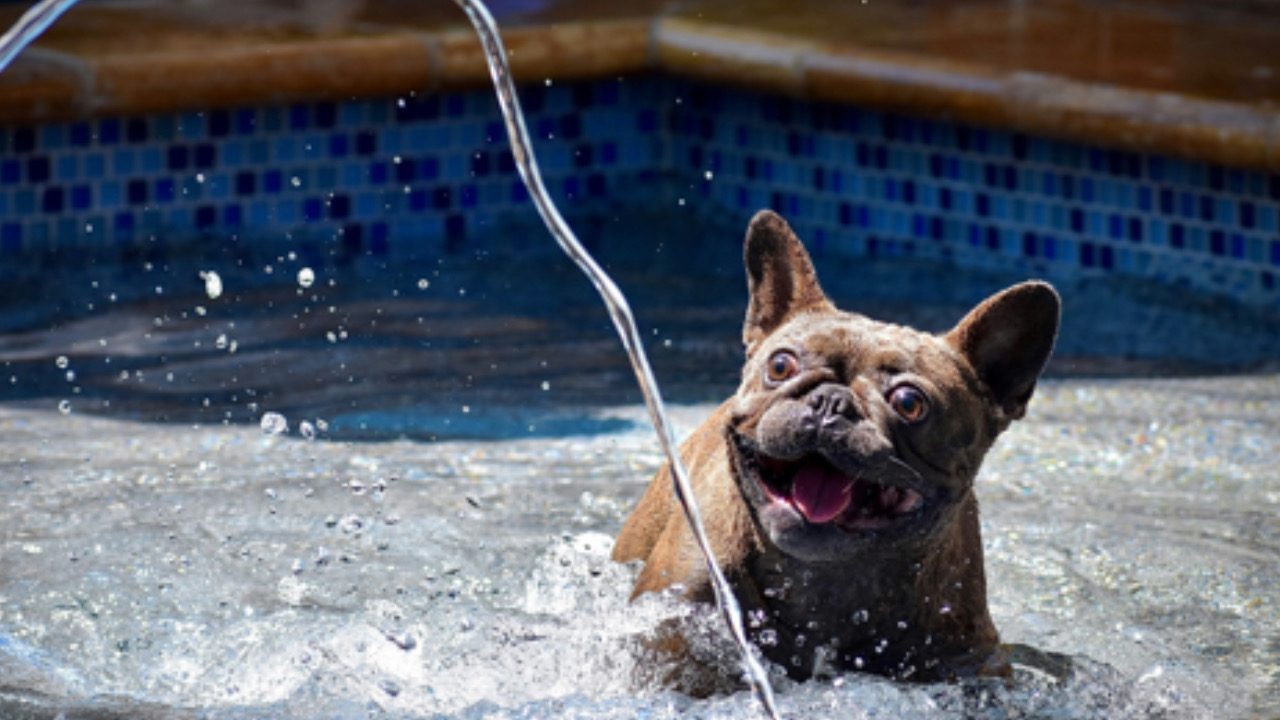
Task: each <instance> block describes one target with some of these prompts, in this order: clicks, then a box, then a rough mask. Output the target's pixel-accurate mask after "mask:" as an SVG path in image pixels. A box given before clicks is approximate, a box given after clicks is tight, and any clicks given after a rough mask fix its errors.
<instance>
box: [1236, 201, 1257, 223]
mask: <svg viewBox="0 0 1280 720" xmlns="http://www.w3.org/2000/svg"><path fill="white" fill-rule="evenodd" d="M1257 222H1258V221H1257V216H1256V215H1255V208H1254V205H1253V203H1251V202H1249V201H1248V200H1241V201H1240V227H1243V228H1246V229H1249V230H1252V229H1253V228H1254V226H1255V225H1256V224H1257Z"/></svg>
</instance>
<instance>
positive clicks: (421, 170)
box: [417, 157, 440, 180]
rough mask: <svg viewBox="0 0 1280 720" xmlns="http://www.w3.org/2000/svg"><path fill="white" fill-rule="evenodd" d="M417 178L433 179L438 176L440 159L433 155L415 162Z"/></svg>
mask: <svg viewBox="0 0 1280 720" xmlns="http://www.w3.org/2000/svg"><path fill="white" fill-rule="evenodd" d="M417 165H418V178H419V179H421V180H435V179H436V178H438V177H440V161H439V160H437V159H436V158H434V157H425V158H422V159H421V160H419V161H418V162H417Z"/></svg>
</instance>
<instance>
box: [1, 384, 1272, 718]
mask: <svg viewBox="0 0 1280 720" xmlns="http://www.w3.org/2000/svg"><path fill="white" fill-rule="evenodd" d="M1032 407H1033V410H1032V413H1031V417H1029V418H1028V420H1026V421H1024V422H1023V423H1021V424H1019V425H1016V426H1015V427H1014V429H1012V430H1011V431H1010V433H1009V434H1008V435H1007V436H1006V437H1004V438H1002V439H1001V441H1000V443H998V444H997V447H996V448H995V450H994V451H993V454H992V456H991V458H990V460H989V462H988V464H987V466H986V468H985V470H984V473H983V475H982V476H981V478H980V480H979V483H978V486H979V495H980V497H981V498H982V500H983V508H984V533H985V538H986V541H987V546H988V558H989V576H990V586H991V599H992V611H993V613H994V615H995V619H996V622H997V625H998V626H999V627H1000V628H1001V630H1002V632H1003V635H1004V638H1005V640H1006V641H1008V642H1012V643H1017V644H1021V645H1026V646H1030V647H1032V648H1035V649H1036V650H1038V651H1040V652H1042V653H1062V654H1064V655H1066V656H1067V657H1068V658H1069V661H1070V666H1071V670H1070V672H1069V673H1068V674H1067V675H1066V677H1065V678H1057V677H1055V676H1054V672H1056V670H1055V667H1056V666H1055V664H1054V662H1049V661H1042V660H1036V659H1035V656H1034V654H1032V656H1031V659H1030V660H1027V663H1028V664H1027V665H1026V666H1025V667H1024V668H1023V669H1022V670H1021V671H1020V675H1019V677H1018V679H1017V681H1016V682H1014V683H1011V684H1008V683H1002V682H967V683H961V684H955V685H946V684H940V685H911V684H895V683H891V682H888V681H884V680H881V679H878V678H870V677H862V676H858V675H849V676H844V677H841V678H837V679H835V680H833V681H823V682H812V683H808V684H805V685H795V684H791V683H787V682H785V681H778V682H779V689H780V694H779V704H780V707H781V710H782V711H783V713H784V714H787V715H791V716H796V717H833V718H835V717H840V718H845V717H866V718H881V717H883V718H898V717H920V718H960V717H980V718H998V717H1010V716H1013V717H1018V716H1037V717H1064V718H1086V717H1087V718H1098V717H1107V718H1114V717H1120V718H1125V717H1131V718H1147V717H1166V718H1224V717H1225V718H1232V717H1246V716H1259V715H1260V716H1267V715H1269V714H1274V713H1275V712H1276V711H1277V710H1278V709H1280V662H1278V661H1277V658H1276V656H1275V651H1274V647H1275V643H1276V641H1277V639H1280V621H1278V620H1277V616H1278V615H1280V613H1277V607H1276V602H1277V598H1276V596H1275V593H1274V588H1275V587H1276V586H1277V584H1278V583H1280V568H1278V567H1277V563H1276V562H1275V557H1277V553H1278V552H1280V521H1277V519H1276V518H1277V517H1280V513H1277V512H1276V510H1277V507H1278V506H1280V479H1277V477H1276V474H1275V473H1274V471H1273V469H1272V467H1271V463H1272V458H1274V457H1276V456H1277V453H1278V452H1280V379H1278V378H1275V377H1256V378H1248V377H1228V378H1218V379H1213V380H1166V381H1150V382H1133V381H1127V382H1097V381H1093V382H1088V381H1056V382H1050V383H1048V384H1047V385H1046V386H1045V387H1044V388H1043V389H1042V391H1041V394H1040V396H1039V397H1038V398H1037V400H1036V402H1034V403H1033V406H1032ZM710 410H711V406H708V405H693V406H681V407H678V408H677V409H676V418H675V419H676V422H677V424H678V426H679V427H681V428H683V429H684V430H685V431H687V430H688V429H690V428H691V427H693V426H694V425H695V424H696V423H697V422H698V421H699V420H700V419H701V417H702V416H704V415H705V414H706V413H707V412H709V411H710ZM580 412H581V413H582V415H583V416H584V419H595V420H609V419H615V420H619V421H624V424H622V425H620V426H618V427H619V428H620V429H616V430H612V431H608V432H599V433H595V434H587V435H579V436H576V437H568V438H534V439H525V440H505V441H502V442H496V443H495V442H489V441H450V442H436V443H421V442H409V441H397V442H388V443H378V444H375V445H370V444H367V443H363V442H347V441H333V440H324V439H320V440H307V439H305V438H303V437H301V436H299V435H297V434H296V432H294V433H291V434H281V435H264V434H263V433H261V432H260V431H259V430H258V429H257V428H252V427H244V426H239V427H235V426H233V427H223V426H215V427H191V426H185V425H184V426H172V425H170V426H156V425H145V424H143V425H139V424H134V423H129V422H124V421H119V420H109V419H102V418H93V417H86V416H83V415H79V414H74V413H73V414H72V415H70V416H62V415H58V414H56V413H50V412H33V411H27V410H20V409H12V408H11V409H5V410H0V430H3V445H0V457H3V458H4V459H3V460H2V461H0V462H3V464H4V469H3V478H4V479H3V482H4V483H5V487H4V493H5V497H6V499H7V500H6V503H5V505H4V506H3V508H2V509H0V527H3V528H4V529H5V530H4V535H3V540H2V542H0V568H2V571H0V597H2V598H3V602H0V697H3V700H0V711H3V712H0V715H4V716H5V717H9V716H11V715H18V716H21V714H22V713H27V714H29V715H30V716H35V717H42V716H47V717H52V716H54V715H55V714H56V713H57V712H59V711H66V712H68V713H70V714H69V716H75V713H76V712H82V713H83V714H89V715H92V716H104V715H106V716H110V714H111V713H119V714H121V715H124V716H128V715H130V714H138V713H142V712H143V711H145V713H149V714H147V715H146V716H148V717H157V718H182V717H208V718H231V717H243V716H245V715H252V716H254V717H274V718H313V717H317V716H322V715H324V716H334V717H343V718H354V717H366V716H369V714H370V713H372V715H373V716H374V717H405V718H422V717H437V716H444V717H499V718H504V717H510V718H515V717H522V718H523V717H548V718H550V717H638V716H647V717H658V718H661V717H676V716H685V715H686V714H688V713H695V714H697V715H698V716H700V717H744V716H749V715H752V714H755V713H756V712H757V710H756V707H755V704H754V701H753V699H752V697H751V695H750V693H749V692H746V691H743V692H739V693H737V694H733V695H728V696H720V697H714V698H711V699H708V700H692V699H689V698H685V697H681V696H677V695H674V694H671V693H668V692H665V691H663V690H661V689H660V688H658V687H654V686H653V685H652V684H646V681H645V678H646V677H652V673H649V674H647V675H646V674H645V673H643V672H640V671H639V670H638V668H643V667H644V666H643V664H642V663H643V654H642V644H641V642H640V641H641V638H642V637H644V636H645V635H646V634H647V633H651V632H652V631H653V630H654V629H655V628H656V627H657V626H658V625H659V623H660V622H661V621H662V620H664V619H669V618H673V617H684V618H685V622H692V623H694V624H695V625H696V626H697V627H700V628H701V629H702V630H701V631H702V633H703V634H704V635H705V636H706V638H707V639H706V641H705V642H706V643H707V646H708V647H709V648H710V650H709V652H712V653H725V657H726V659H727V661H726V662H727V664H728V665H729V666H732V663H733V661H732V658H733V654H734V653H733V652H732V646H731V645H730V644H729V643H728V641H727V639H726V638H725V637H723V635H722V631H721V630H720V626H719V623H718V621H717V619H716V618H715V617H714V616H713V615H712V614H710V613H702V611H698V610H695V609H692V608H689V607H688V606H686V605H684V604H682V603H679V602H675V601H672V600H670V599H666V598H649V599H646V600H645V601H644V602H641V603H640V604H638V605H629V604H628V602H627V595H628V593H629V589H630V586H631V582H632V578H633V573H634V572H635V569H634V568H627V567H622V566H618V565H615V564H613V563H611V562H609V561H608V551H609V547H610V542H611V538H612V537H613V535H614V534H615V533H616V531H617V529H618V528H619V527H620V525H621V522H622V520H623V518H624V517H625V515H626V513H627V512H628V511H629V509H630V508H631V507H632V505H633V504H634V501H635V499H636V498H637V497H638V495H639V494H640V492H641V491H642V490H643V486H644V484H645V482H646V481H647V478H648V477H649V475H650V474H651V473H652V472H653V471H654V470H655V469H656V468H657V467H658V465H659V463H660V462H661V458H660V456H659V455H658V453H657V452H656V450H655V449H654V448H653V447H652V445H651V443H650V441H649V436H648V434H647V432H646V431H644V430H643V429H642V428H643V415H642V413H641V411H640V410H639V409H638V408H634V407H621V408H597V409H594V410H581V411H580ZM627 428H629V429H627ZM638 663H639V665H638ZM775 680H777V678H775Z"/></svg>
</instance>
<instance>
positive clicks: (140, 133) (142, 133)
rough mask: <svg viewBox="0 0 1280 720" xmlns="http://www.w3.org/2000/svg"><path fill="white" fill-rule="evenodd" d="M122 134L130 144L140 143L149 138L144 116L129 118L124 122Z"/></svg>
mask: <svg viewBox="0 0 1280 720" xmlns="http://www.w3.org/2000/svg"><path fill="white" fill-rule="evenodd" d="M124 136H125V139H126V140H128V141H129V143H130V144H131V145H140V144H142V143H144V142H146V141H147V140H149V139H151V138H150V136H151V133H150V130H149V128H147V121H146V120H145V119H144V118H136V117H135V118H129V119H128V120H126V121H125V124H124Z"/></svg>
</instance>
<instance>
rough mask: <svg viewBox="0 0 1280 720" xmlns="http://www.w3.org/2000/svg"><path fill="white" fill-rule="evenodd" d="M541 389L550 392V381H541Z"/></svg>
mask: <svg viewBox="0 0 1280 720" xmlns="http://www.w3.org/2000/svg"><path fill="white" fill-rule="evenodd" d="M542 389H543V390H550V389H551V381H550V380H543V381H542Z"/></svg>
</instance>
